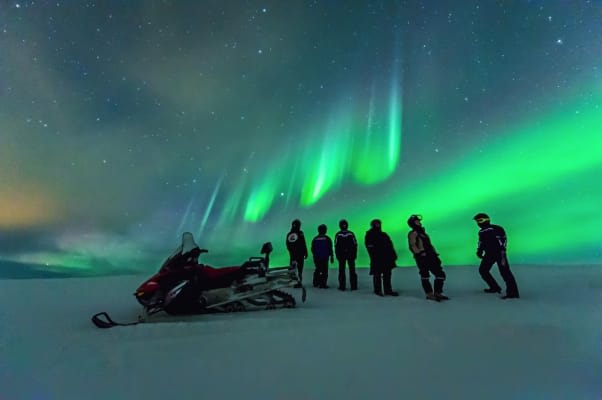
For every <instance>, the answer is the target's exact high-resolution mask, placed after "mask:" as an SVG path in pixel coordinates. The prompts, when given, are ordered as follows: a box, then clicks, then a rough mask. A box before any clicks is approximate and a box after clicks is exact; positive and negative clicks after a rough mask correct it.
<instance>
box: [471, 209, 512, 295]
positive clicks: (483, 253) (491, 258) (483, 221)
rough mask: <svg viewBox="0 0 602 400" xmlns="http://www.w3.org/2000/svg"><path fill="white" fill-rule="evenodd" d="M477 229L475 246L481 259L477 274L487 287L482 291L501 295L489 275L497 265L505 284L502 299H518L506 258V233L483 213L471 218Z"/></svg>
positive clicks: (494, 281)
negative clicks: (504, 292) (504, 293)
mask: <svg viewBox="0 0 602 400" xmlns="http://www.w3.org/2000/svg"><path fill="white" fill-rule="evenodd" d="M473 219H474V220H475V221H476V222H477V225H478V226H479V228H481V229H480V230H479V242H478V245H477V257H479V258H480V259H481V264H480V266H479V274H481V278H483V280H484V281H485V283H487V285H488V286H489V287H488V288H487V289H484V292H485V293H501V291H502V288H501V287H500V285H498V283H497V282H496V280H495V279H494V278H493V276H492V275H491V272H490V271H491V267H493V264H495V263H497V266H498V269H499V271H500V275H501V276H502V279H504V282H505V283H506V295H505V296H503V297H502V299H518V298H519V297H520V296H519V293H518V287H517V285H516V280H515V279H514V275H513V274H512V271H510V265H508V257H507V256H506V244H507V238H506V232H505V231H504V228H502V227H501V226H499V225H494V224H492V223H491V221H490V218H489V216H488V215H487V214H485V213H478V214H477V215H475V216H474V217H473Z"/></svg>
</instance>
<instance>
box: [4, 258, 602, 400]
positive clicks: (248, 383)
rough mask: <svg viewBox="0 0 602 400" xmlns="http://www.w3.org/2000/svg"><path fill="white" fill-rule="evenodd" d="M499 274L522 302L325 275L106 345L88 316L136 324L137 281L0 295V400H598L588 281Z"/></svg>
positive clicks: (601, 391) (596, 309)
mask: <svg viewBox="0 0 602 400" xmlns="http://www.w3.org/2000/svg"><path fill="white" fill-rule="evenodd" d="M513 270H514V271H515V274H516V277H517V280H518V283H519V288H520V289H521V293H522V295H523V298H521V299H520V300H508V301H503V300H500V299H499V298H498V297H497V295H486V294H483V293H481V290H482V287H483V285H482V283H481V282H480V278H479V277H478V273H477V271H476V269H475V268H463V267H456V268H448V269H447V273H448V284H447V287H446V288H447V290H446V292H447V293H448V295H449V296H451V297H452V300H450V301H449V302H446V303H434V302H427V301H426V300H424V299H423V297H422V294H421V290H420V283H419V279H418V274H417V272H416V270H415V269H414V268H404V269H399V268H398V269H397V270H396V271H395V272H394V287H395V288H396V289H398V290H400V291H401V296H400V297H398V298H391V297H389V298H379V297H376V296H374V295H373V294H372V293H371V290H370V284H369V283H370V277H369V276H368V275H367V271H366V270H361V274H360V284H361V287H360V291H359V292H354V293H351V292H345V293H341V292H339V291H337V290H336V289H334V286H336V283H335V280H336V276H335V271H334V270H331V276H330V285H331V286H332V287H333V288H331V289H328V290H319V289H313V288H309V289H308V300H307V302H306V303H304V304H301V303H300V306H299V307H298V308H296V309H293V310H275V311H257V312H248V313H243V314H232V315H225V314H224V315H207V316H201V317H195V320H193V321H189V322H187V323H185V322H172V323H159V324H153V325H138V326H134V327H115V328H112V329H108V330H101V329H97V328H96V327H94V326H93V325H92V323H91V322H90V316H91V315H92V314H94V313H96V312H99V311H107V312H109V313H110V314H111V315H112V316H113V317H114V318H115V319H116V320H119V319H122V320H123V319H126V320H127V319H130V318H135V316H136V315H137V312H138V307H137V305H136V303H135V301H134V298H133V296H132V295H131V293H132V291H133V290H134V289H135V288H136V287H137V286H138V284H139V283H140V282H141V281H142V280H143V279H144V278H146V277H145V276H125V277H112V278H89V279H51V280H5V281H0V300H1V304H2V306H1V308H0V399H2V400H5V399H6V400H17V399H18V400H26V399H32V400H33V399H45V400H46V399H48V400H50V399H52V400H55V399H56V400H58V399H61V400H69V399H128V400H131V399H165V398H169V399H178V400H183V399H220V400H221V399H282V400H284V399H287V400H290V399H345V400H351V399H378V398H382V399H487V400H494V399H504V400H508V399H528V400H531V399H571V400H572V399H582V400H585V399H591V400H594V399H602V311H601V307H600V306H601V304H602V302H601V300H602V268H601V267H585V266H583V267H575V266H570V267H549V266H546V267H538V266H514V267H513ZM497 276H498V275H497V273H496V277H497ZM305 277H306V279H307V280H310V279H311V270H310V269H306V272H305Z"/></svg>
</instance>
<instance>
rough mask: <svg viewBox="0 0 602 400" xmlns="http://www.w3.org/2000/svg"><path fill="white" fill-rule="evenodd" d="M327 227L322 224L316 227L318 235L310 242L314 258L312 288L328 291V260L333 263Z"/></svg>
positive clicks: (330, 240)
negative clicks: (314, 267)
mask: <svg viewBox="0 0 602 400" xmlns="http://www.w3.org/2000/svg"><path fill="white" fill-rule="evenodd" d="M326 230H327V227H326V225H324V224H322V225H320V226H318V235H317V236H315V237H314V238H313V240H312V241H311V253H312V255H313V257H314V265H315V266H316V269H315V271H314V287H319V288H321V289H328V260H329V259H330V263H331V264H332V263H333V262H334V254H333V251H332V239H331V238H330V237H329V236H328V235H326Z"/></svg>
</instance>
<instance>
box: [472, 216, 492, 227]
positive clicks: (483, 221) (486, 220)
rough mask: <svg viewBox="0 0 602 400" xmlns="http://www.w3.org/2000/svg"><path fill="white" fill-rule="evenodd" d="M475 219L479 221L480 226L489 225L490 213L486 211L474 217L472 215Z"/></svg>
mask: <svg viewBox="0 0 602 400" xmlns="http://www.w3.org/2000/svg"><path fill="white" fill-rule="evenodd" d="M472 219H474V220H475V221H477V225H479V226H487V225H489V215H487V214H485V213H478V214H477V215H475V216H474V217H472Z"/></svg>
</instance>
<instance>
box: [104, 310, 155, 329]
mask: <svg viewBox="0 0 602 400" xmlns="http://www.w3.org/2000/svg"><path fill="white" fill-rule="evenodd" d="M101 317H104V320H103V319H102V318H101ZM92 322H93V323H94V325H96V326H97V327H98V328H102V329H107V328H112V327H114V326H129V325H138V324H139V323H141V322H143V321H141V320H138V321H136V322H128V323H125V324H123V323H119V322H115V321H113V320H112V319H111V317H109V314H107V313H106V312H99V313H98V314H94V315H93V316H92Z"/></svg>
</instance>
